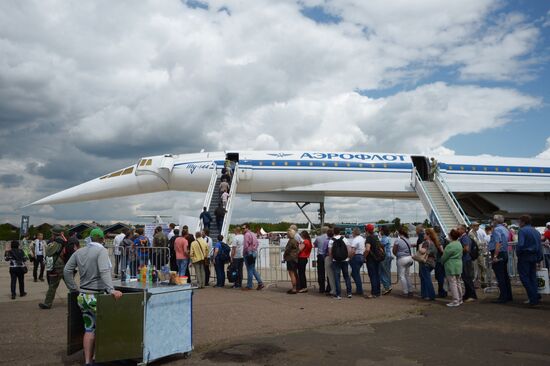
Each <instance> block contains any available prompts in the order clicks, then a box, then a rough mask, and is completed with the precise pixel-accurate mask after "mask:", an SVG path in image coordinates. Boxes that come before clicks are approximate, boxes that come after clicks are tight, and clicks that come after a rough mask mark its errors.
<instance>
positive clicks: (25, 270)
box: [23, 264, 29, 274]
mask: <svg viewBox="0 0 550 366" xmlns="http://www.w3.org/2000/svg"><path fill="white" fill-rule="evenodd" d="M28 272H29V268H28V267H27V265H26V264H24V265H23V274H25V273H28Z"/></svg>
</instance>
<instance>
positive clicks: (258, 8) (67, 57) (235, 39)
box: [0, 0, 550, 224]
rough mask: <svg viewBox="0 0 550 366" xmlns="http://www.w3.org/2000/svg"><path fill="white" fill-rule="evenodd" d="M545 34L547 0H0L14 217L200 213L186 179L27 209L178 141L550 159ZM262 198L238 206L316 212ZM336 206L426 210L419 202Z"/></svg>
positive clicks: (5, 142) (1, 133)
mask: <svg viewBox="0 0 550 366" xmlns="http://www.w3.org/2000/svg"><path fill="white" fill-rule="evenodd" d="M549 48H550V3H548V2H547V1H527V0H510V1H506V0H461V1H438V0H416V1H408V0H392V1H388V0H369V1H363V0H339V1H336V0H324V1H323V0H301V1H292V0H278V1H269V0H255V1H242V0H209V1H206V0H204V1H197V0H188V1H178V0H173V1H168V0H166V1H152V0H151V1H145V0H143V1H130V0H128V1H116V2H113V1H89V2H72V1H48V0H41V1H2V2H1V3H0V138H1V140H0V141H1V144H0V194H1V197H2V198H1V200H0V222H5V221H10V222H13V223H18V222H19V217H20V215H21V214H29V215H30V216H31V223H34V224H39V223H42V222H44V221H48V222H52V221H62V222H78V221H82V220H96V221H99V222H110V221H118V220H123V221H128V220H130V221H134V222H136V221H140V220H139V219H137V218H136V215H140V214H149V213H153V214H157V213H161V214H171V215H174V216H176V217H177V216H178V215H179V214H180V213H181V214H187V215H189V214H195V213H196V212H197V210H199V209H200V206H201V204H202V200H203V197H202V195H198V194H189V193H183V192H177V193H162V194H154V195H147V196H138V197H131V198H124V199H116V200H111V201H99V202H92V203H82V204H72V205H60V206H43V207H33V208H29V209H24V210H21V209H20V207H22V206H24V205H25V204H27V203H29V202H32V201H34V200H36V199H39V198H41V197H44V196H46V195H48V194H51V193H54V192H57V191H59V190H62V189H65V188H68V187H70V186H73V185H76V184H78V183H81V182H84V181H86V180H89V179H92V178H95V177H98V176H100V175H102V174H104V173H106V172H109V171H113V170H115V169H117V168H121V167H124V166H127V165H129V164H133V163H135V162H136V161H137V160H138V159H139V158H140V157H141V156H144V155H152V154H163V153H169V152H173V153H187V152H197V151H199V150H200V149H206V150H220V149H221V150H223V149H260V148H261V149H322V150H327V149H328V150H343V151H346V150H357V151H387V152H403V153H419V152H439V153H445V154H463V155H480V154H489V155H501V156H521V157H536V156H538V157H544V158H549V159H550V124H549V123H550V122H549V121H548V116H549V112H550V107H549V101H550V67H549V66H548V65H549V57H550V52H549ZM289 136H292V138H288V137H289ZM248 201H249V197H242V198H240V204H239V205H238V206H237V208H236V212H235V213H234V218H235V220H236V221H244V220H249V219H254V220H269V221H273V220H279V219H287V220H299V221H303V219H301V217H300V216H299V215H298V214H297V210H296V208H295V207H294V206H293V205H290V204H289V205H286V204H259V203H258V204H252V205H249V204H247V203H248ZM310 211H311V212H312V213H313V214H312V215H313V216H316V214H315V213H314V211H315V210H314V209H312V210H310ZM327 211H328V220H330V221H350V220H351V221H354V220H358V221H367V220H373V219H378V218H389V219H391V218H393V217H395V216H399V217H402V218H405V219H408V220H423V218H424V216H425V214H424V213H423V211H422V208H421V206H420V205H419V204H418V203H416V202H411V201H408V202H401V201H388V200H367V199H365V200H359V201H358V200H346V199H331V200H329V201H328V202H327ZM142 220H143V219H142Z"/></svg>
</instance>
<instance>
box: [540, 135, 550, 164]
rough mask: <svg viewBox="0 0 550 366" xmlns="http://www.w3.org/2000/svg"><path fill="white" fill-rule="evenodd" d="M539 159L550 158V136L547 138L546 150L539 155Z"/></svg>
mask: <svg viewBox="0 0 550 366" xmlns="http://www.w3.org/2000/svg"><path fill="white" fill-rule="evenodd" d="M537 158H539V159H550V137H548V138H547V139H546V150H544V151H543V152H541V153H540V154H538V155H537Z"/></svg>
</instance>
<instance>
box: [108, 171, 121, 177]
mask: <svg viewBox="0 0 550 366" xmlns="http://www.w3.org/2000/svg"><path fill="white" fill-rule="evenodd" d="M121 174H122V170H119V171H118V172H114V173H111V174H109V178H111V177H118V176H119V175H121Z"/></svg>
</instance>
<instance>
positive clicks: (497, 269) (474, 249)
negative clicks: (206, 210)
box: [5, 215, 550, 309]
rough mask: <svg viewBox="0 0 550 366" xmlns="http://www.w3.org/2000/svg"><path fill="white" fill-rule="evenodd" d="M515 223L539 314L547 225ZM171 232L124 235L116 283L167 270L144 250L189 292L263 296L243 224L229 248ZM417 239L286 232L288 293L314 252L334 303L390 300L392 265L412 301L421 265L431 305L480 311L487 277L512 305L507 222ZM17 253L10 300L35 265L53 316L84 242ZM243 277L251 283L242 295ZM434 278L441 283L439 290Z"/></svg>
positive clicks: (549, 239) (521, 264)
mask: <svg viewBox="0 0 550 366" xmlns="http://www.w3.org/2000/svg"><path fill="white" fill-rule="evenodd" d="M519 223H520V228H519V231H518V243H517V245H516V246H515V250H516V257H517V273H518V274H519V278H520V280H521V282H522V284H523V285H524V287H525V289H526V292H527V294H528V297H529V300H528V302H527V303H528V304H529V305H532V306H535V305H537V304H538V302H539V300H540V296H539V295H538V293H537V284H536V268H537V264H538V263H540V262H541V261H548V256H549V254H548V253H547V251H548V250H547V249H546V248H548V247H550V223H548V225H547V228H546V231H545V232H544V234H543V235H542V236H541V235H540V234H539V232H538V231H537V230H536V229H534V228H533V227H532V226H531V218H530V217H529V216H527V215H524V216H521V217H520V219H519ZM170 229H171V231H170V233H169V234H168V235H165V234H164V232H163V230H162V227H160V226H159V227H157V228H156V229H155V234H154V237H153V240H152V243H150V242H149V239H148V238H147V237H146V236H145V235H144V232H143V228H137V229H135V230H131V229H124V230H123V231H122V232H121V233H120V234H119V235H117V236H116V237H115V239H114V244H115V248H114V263H113V265H114V266H115V271H114V273H115V274H116V273H118V272H119V269H120V270H122V271H123V270H124V269H125V268H130V271H131V273H130V275H133V276H136V275H137V273H136V272H137V268H138V267H139V266H140V265H144V264H145V263H147V262H148V261H154V262H155V263H156V262H159V263H164V262H167V261H168V259H167V257H164V256H162V257H163V258H160V257H161V255H159V254H158V253H157V252H155V251H150V250H148V248H150V247H156V248H158V247H166V248H167V250H168V251H169V252H170V262H169V266H170V269H171V270H175V271H177V272H178V274H179V275H180V276H187V278H188V282H191V271H192V272H193V274H194V275H195V276H196V279H197V281H196V283H197V286H198V287H199V288H204V287H206V286H209V285H210V273H211V268H212V266H213V267H214V270H215V274H216V283H215V284H214V286H215V287H225V285H226V281H227V280H229V279H231V281H230V282H231V283H232V287H233V288H238V289H243V290H245V291H248V290H252V289H253V288H254V281H255V282H256V284H257V285H256V287H255V288H256V289H257V290H262V289H263V288H264V287H265V286H264V283H263V281H262V277H261V274H260V273H259V271H258V270H257V268H256V262H257V259H258V239H257V235H255V234H254V233H253V232H252V231H251V230H250V227H249V226H248V225H247V224H245V225H242V226H239V227H236V228H235V229H234V236H233V238H232V240H231V243H230V245H228V244H226V243H225V241H224V237H223V236H221V235H220V236H218V237H217V238H216V240H215V241H214V240H213V239H212V238H210V236H209V230H208V229H207V228H206V229H204V230H203V231H201V232H196V233H195V234H194V235H193V234H191V233H189V230H188V227H187V226H184V227H182V229H181V231H180V230H179V229H178V228H176V226H175V225H174V224H170ZM416 234H417V238H418V239H417V241H416V243H411V241H410V239H409V233H408V230H407V229H406V228H399V229H398V232H397V233H396V237H393V236H392V235H391V234H390V231H389V229H388V228H387V227H385V226H381V227H379V228H378V230H376V227H375V226H374V225H372V224H368V225H366V226H365V232H364V234H362V233H361V231H360V230H359V229H358V228H356V229H354V230H353V232H352V235H351V237H350V238H346V237H345V236H344V235H342V232H341V230H340V228H338V227H334V228H330V227H323V228H322V229H321V235H319V236H317V237H316V238H315V240H314V241H313V242H312V239H311V237H310V235H309V232H308V231H305V230H304V231H301V232H298V231H297V227H296V226H295V225H292V226H291V227H290V228H289V230H288V232H287V236H288V238H289V240H288V242H287V245H286V247H285V250H284V253H283V260H284V262H285V263H286V269H287V272H288V276H289V279H290V282H291V288H290V289H289V290H288V293H289V294H298V293H305V292H307V291H308V281H307V278H306V276H307V273H308V272H307V267H308V262H309V258H310V255H311V252H312V250H313V248H316V250H317V257H316V259H317V261H316V268H317V280H318V288H319V292H321V293H325V294H327V295H328V296H332V297H334V298H336V299H341V298H342V297H343V296H347V297H348V298H351V297H352V295H353V294H355V295H357V296H364V297H366V298H372V299H374V298H377V297H380V296H383V295H387V294H389V293H391V292H392V290H393V288H392V281H391V264H392V261H393V260H394V258H395V260H396V267H397V277H398V282H399V283H400V284H401V289H402V293H401V296H404V297H407V298H410V297H414V287H415V286H414V285H413V282H412V281H411V269H412V266H413V263H414V262H415V261H416V262H418V274H419V278H420V293H419V295H420V297H421V298H422V299H424V300H426V301H434V300H435V298H436V297H440V298H446V297H447V296H448V294H450V295H451V298H452V301H451V302H450V303H449V304H448V305H449V306H451V307H454V306H459V305H461V304H462V303H464V302H474V301H476V300H477V289H479V287H485V286H488V285H490V283H489V282H490V280H489V277H490V276H489V275H490V273H489V271H490V270H492V272H493V273H494V277H495V279H496V282H497V283H498V288H499V297H498V299H496V300H494V302H495V303H507V302H510V301H512V300H513V295H512V287H511V282H510V275H509V273H508V269H509V266H508V263H509V262H510V261H509V259H508V255H509V250H508V244H509V239H510V235H509V230H508V229H507V228H506V226H505V225H504V218H503V217H502V216H501V215H495V216H494V218H493V223H492V225H490V226H488V227H486V228H485V229H480V225H479V223H477V222H473V223H472V224H471V225H470V227H469V228H468V227H466V226H465V225H459V226H457V227H456V228H453V229H452V230H451V231H450V232H449V233H448V235H443V234H442V233H441V230H439V228H437V227H436V228H426V229H425V228H424V227H423V226H422V225H419V226H418V227H417V228H416ZM22 242H23V241H22ZM457 243H458V244H457ZM19 245H20V244H19V242H18V241H14V242H12V243H11V248H10V249H9V250H7V251H6V253H5V260H6V261H8V262H9V263H10V276H11V293H12V298H15V297H16V295H17V293H16V287H17V283H19V290H20V291H19V296H25V295H26V292H25V287H24V275H25V273H27V271H28V269H27V263H28V261H31V262H33V264H34V265H33V279H34V281H41V280H43V276H44V271H45V272H46V279H47V280H48V291H47V294H46V298H45V300H44V302H42V303H40V304H39V307H40V308H41V309H50V308H51V306H52V303H53V298H54V296H55V292H56V289H57V287H58V286H59V283H60V281H61V280H64V278H63V275H62V274H63V269H64V267H65V263H67V261H68V260H69V259H70V257H71V255H72V253H74V252H75V251H76V250H77V249H78V245H79V244H78V240H76V242H75V241H74V240H72V238H69V239H67V238H66V237H65V235H64V232H63V230H62V228H60V227H58V226H54V228H53V229H52V238H51V240H50V241H49V242H46V241H45V240H44V239H43V235H42V234H38V235H37V236H36V239H35V240H34V241H32V242H27V243H25V244H24V245H23V246H22V248H19ZM413 248H416V251H413ZM122 253H124V255H122ZM123 260H124V262H122V261H123ZM487 263H489V266H488V265H487ZM545 263H546V262H545ZM364 264H365V265H366V266H365V267H366V272H367V274H368V276H369V279H370V291H369V292H367V290H366V289H364V284H363V281H362V270H363V268H364V267H363V265H364ZM546 265H548V264H546ZM159 267H160V266H159ZM489 267H490V269H489ZM245 268H246V271H247V280H246V283H245V285H244V287H243V270H244V269H245ZM226 274H227V276H226ZM432 275H435V279H436V283H437V289H436V288H435V286H434V282H433V281H432ZM232 277H234V278H232ZM342 277H343V281H342V282H343V284H344V285H345V291H346V292H345V293H344V294H343V289H342V286H341V281H340V279H341V278H342ZM352 285H354V287H355V293H353V286H352ZM436 290H437V291H436Z"/></svg>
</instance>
